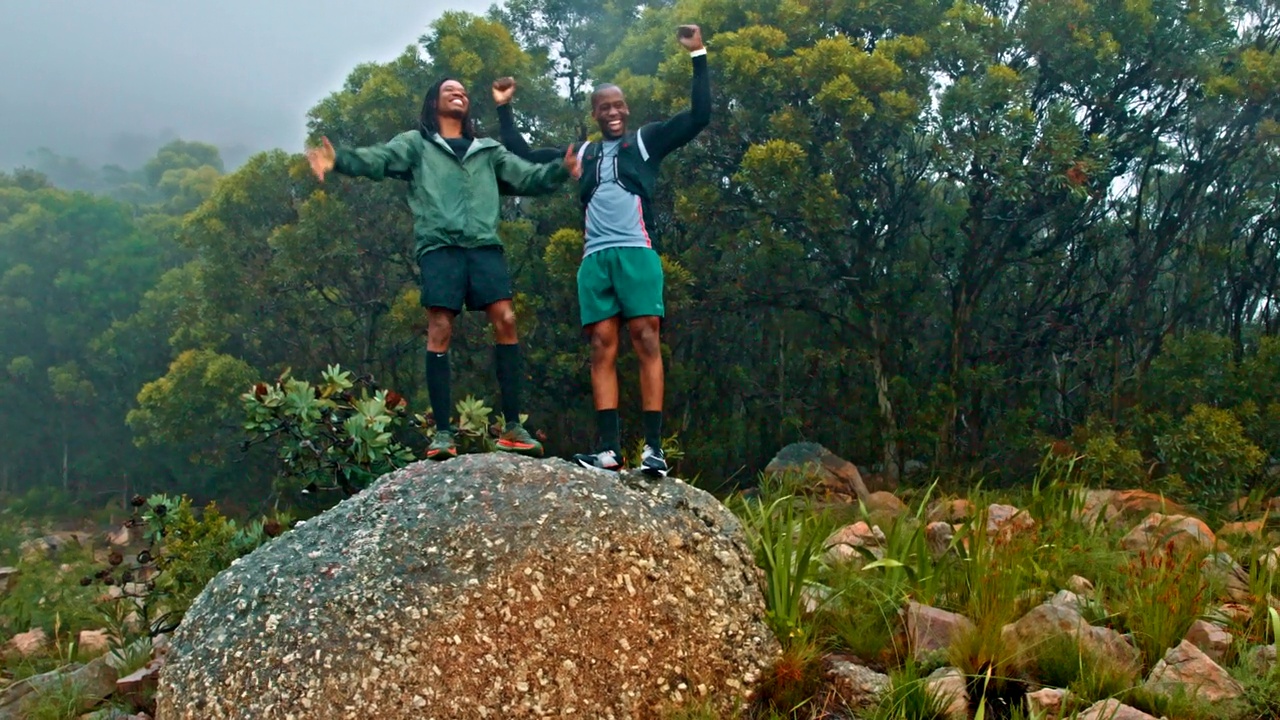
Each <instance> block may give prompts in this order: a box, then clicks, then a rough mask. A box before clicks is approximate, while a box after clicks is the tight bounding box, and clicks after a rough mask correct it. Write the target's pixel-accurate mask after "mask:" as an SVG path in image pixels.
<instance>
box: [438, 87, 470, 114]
mask: <svg viewBox="0 0 1280 720" xmlns="http://www.w3.org/2000/svg"><path fill="white" fill-rule="evenodd" d="M469 109H471V98H469V97H467V89H466V88H464V87H462V83H460V82H458V81H457V80H448V81H446V82H445V83H444V84H443V85H441V86H440V98H439V99H438V100H437V101H436V112H438V113H439V114H440V115H442V116H445V117H456V118H463V117H466V115H467V111H468V110H469Z"/></svg>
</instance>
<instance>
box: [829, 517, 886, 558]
mask: <svg viewBox="0 0 1280 720" xmlns="http://www.w3.org/2000/svg"><path fill="white" fill-rule="evenodd" d="M886 542H887V541H886V539H885V536H884V531H882V530H881V529H880V528H879V527H873V526H871V525H868V524H867V523H866V522H865V521H862V520H859V521H858V522H856V523H853V524H852V525H845V526H844V527H842V528H840V529H839V530H836V531H835V532H834V533H831V536H830V537H828V538H827V541H826V544H825V546H826V548H827V562H831V563H836V562H849V561H853V560H864V559H865V558H864V556H863V554H862V553H861V552H859V551H858V548H866V549H867V550H868V551H869V552H870V553H871V554H872V556H874V557H875V558H876V559H877V560H879V559H881V558H883V557H884V547H885V543H886Z"/></svg>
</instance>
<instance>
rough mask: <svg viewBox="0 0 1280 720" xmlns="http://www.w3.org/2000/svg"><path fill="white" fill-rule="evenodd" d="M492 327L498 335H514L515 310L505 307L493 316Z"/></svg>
mask: <svg viewBox="0 0 1280 720" xmlns="http://www.w3.org/2000/svg"><path fill="white" fill-rule="evenodd" d="M493 327H494V328H496V329H497V331H498V332H500V333H514V332H515V331H516V311H515V308H513V307H511V306H510V305H507V306H506V307H504V308H502V309H501V310H498V311H497V312H495V313H494V314H493Z"/></svg>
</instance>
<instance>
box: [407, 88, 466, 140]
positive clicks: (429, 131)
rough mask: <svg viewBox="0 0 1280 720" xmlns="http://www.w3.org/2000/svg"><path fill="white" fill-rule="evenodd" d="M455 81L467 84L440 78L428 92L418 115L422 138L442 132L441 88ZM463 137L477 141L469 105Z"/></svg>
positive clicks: (464, 120) (463, 121) (463, 124)
mask: <svg viewBox="0 0 1280 720" xmlns="http://www.w3.org/2000/svg"><path fill="white" fill-rule="evenodd" d="M450 80H453V81H454V82H456V83H458V84H459V85H462V86H463V87H464V88H465V87H466V84H465V83H463V82H462V81H461V80H459V79H457V78H452V77H444V78H440V79H439V80H437V81H436V84H435V85H432V86H431V87H430V88H429V89H428V90H427V96H426V97H424V98H422V112H421V113H420V114H419V115H418V132H420V133H422V137H424V138H430V137H431V136H432V135H435V134H436V133H438V132H440V118H439V115H440V88H442V87H444V84H445V83H447V82H449V81H450ZM462 137H464V138H466V139H468V140H475V139H476V131H475V124H474V123H473V122H472V121H471V106H470V105H467V114H466V115H463V116H462Z"/></svg>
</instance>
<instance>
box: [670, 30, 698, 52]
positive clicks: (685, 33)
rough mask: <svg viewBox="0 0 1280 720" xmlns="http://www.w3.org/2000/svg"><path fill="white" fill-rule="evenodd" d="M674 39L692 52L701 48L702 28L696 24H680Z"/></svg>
mask: <svg viewBox="0 0 1280 720" xmlns="http://www.w3.org/2000/svg"><path fill="white" fill-rule="evenodd" d="M676 39H677V40H679V41H680V44H681V45H683V46H684V49H685V50H688V51H689V52H693V51H695V50H701V49H702V48H703V45H702V28H700V27H698V26H697V25H681V26H680V29H679V30H677V31H676Z"/></svg>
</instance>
